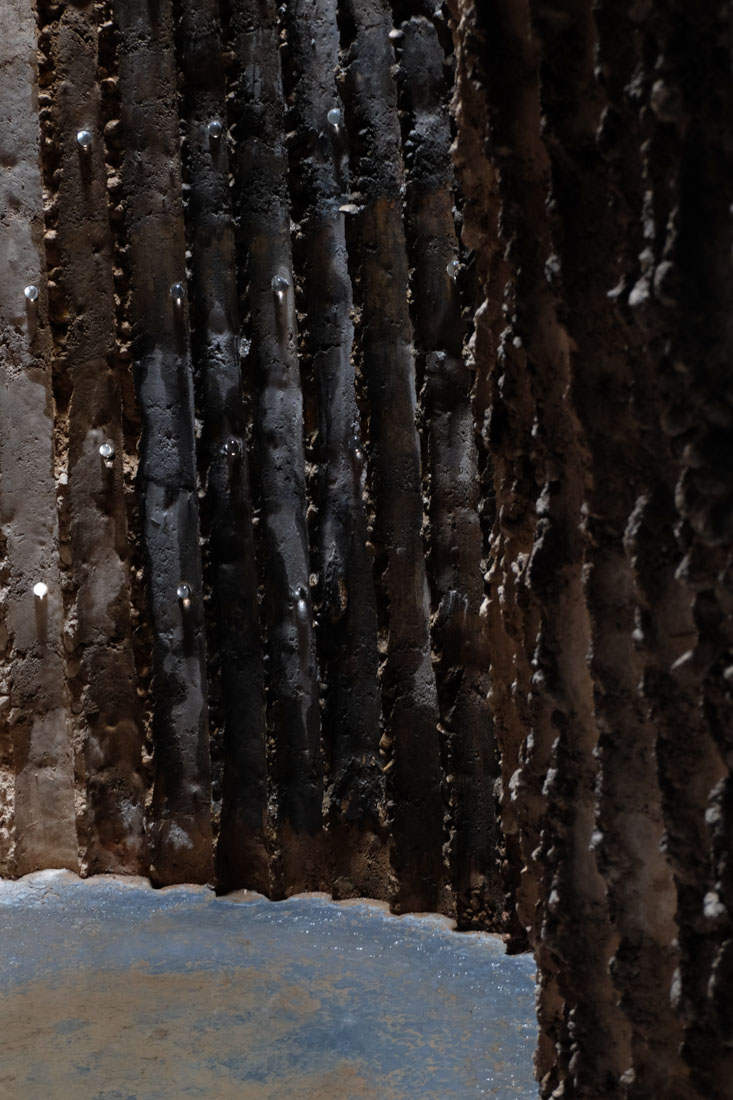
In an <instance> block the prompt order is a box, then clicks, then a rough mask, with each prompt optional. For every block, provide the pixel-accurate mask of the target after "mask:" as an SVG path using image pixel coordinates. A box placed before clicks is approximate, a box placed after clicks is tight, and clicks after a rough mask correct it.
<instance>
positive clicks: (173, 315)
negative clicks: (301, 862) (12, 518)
mask: <svg viewBox="0 0 733 1100" xmlns="http://www.w3.org/2000/svg"><path fill="white" fill-rule="evenodd" d="M113 11H114V15H115V19H116V22H117V25H118V30H119V35H118V50H119V81H120V92H121V101H122V131H123V140H124V142H125V154H124V160H123V165H122V180H123V185H124V197H125V204H126V228H127V236H128V241H129V245H128V247H129V261H130V267H131V315H132V327H133V331H132V340H133V356H134V370H135V376H136V388H137V395H138V402H139V405H140V414H141V418H142V439H141V442H140V470H139V493H140V499H141V511H142V530H143V543H144V548H145V557H146V571H147V581H148V590H149V594H150V604H151V613H152V621H153V633H154V639H153V699H154V704H153V740H154V746H155V787H154V792H153V804H152V815H153V818H152V835H151V849H152V853H151V854H152V874H153V876H154V878H155V879H156V881H158V882H180V881H181V880H182V879H184V880H185V879H188V880H190V881H192V882H206V881H207V880H208V879H209V878H210V876H211V865H212V840H211V784H210V761H209V744H208V715H207V685H206V655H205V639H204V631H203V608H202V601H203V592H202V575H201V554H200V548H199V520H198V493H197V481H196V459H195V443H194V410H193V379H192V373H191V355H190V346H189V334H188V305H187V290H186V258H185V238H184V225H183V203H182V193H181V170H180V150H179V135H178V110H177V100H176V67H175V63H174V56H173V49H172V47H173V18H172V11H171V2H170V0H162V2H161V3H158V4H155V5H154V6H148V5H147V4H142V5H141V4H138V3H137V2H136V0H115V3H114V5H113Z"/></svg>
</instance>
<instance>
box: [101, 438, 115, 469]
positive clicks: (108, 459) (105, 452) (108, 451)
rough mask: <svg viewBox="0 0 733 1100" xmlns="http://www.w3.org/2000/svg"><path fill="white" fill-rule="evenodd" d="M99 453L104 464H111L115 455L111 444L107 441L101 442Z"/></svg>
mask: <svg viewBox="0 0 733 1100" xmlns="http://www.w3.org/2000/svg"><path fill="white" fill-rule="evenodd" d="M99 453H100V455H101V456H102V458H103V459H104V464H105V466H111V465H112V463H113V462H114V457H115V449H114V447H113V445H112V444H111V443H110V442H109V441H106V442H104V443H101V444H100V446H99Z"/></svg>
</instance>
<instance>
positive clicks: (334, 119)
mask: <svg viewBox="0 0 733 1100" xmlns="http://www.w3.org/2000/svg"><path fill="white" fill-rule="evenodd" d="M341 118H342V115H341V111H340V110H339V108H338V107H332V108H331V110H330V111H329V112H328V114H327V115H326V120H327V121H328V125H329V126H330V127H331V129H332V130H340V129H341Z"/></svg>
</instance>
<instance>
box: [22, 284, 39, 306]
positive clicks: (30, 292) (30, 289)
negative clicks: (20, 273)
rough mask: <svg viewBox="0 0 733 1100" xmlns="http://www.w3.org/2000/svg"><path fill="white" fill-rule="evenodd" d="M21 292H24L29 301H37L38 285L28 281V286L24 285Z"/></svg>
mask: <svg viewBox="0 0 733 1100" xmlns="http://www.w3.org/2000/svg"><path fill="white" fill-rule="evenodd" d="M23 293H24V294H25V296H26V298H27V299H28V301H29V302H37V301H38V287H37V286H36V285H35V284H34V283H29V284H28V286H27V287H25V289H24V290H23Z"/></svg>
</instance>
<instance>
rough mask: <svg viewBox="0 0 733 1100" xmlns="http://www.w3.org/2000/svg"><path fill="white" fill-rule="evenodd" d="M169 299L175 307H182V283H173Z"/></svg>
mask: <svg viewBox="0 0 733 1100" xmlns="http://www.w3.org/2000/svg"><path fill="white" fill-rule="evenodd" d="M171 298H172V299H173V301H174V302H175V303H176V305H177V306H180V305H183V283H173V286H172V287H171Z"/></svg>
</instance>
